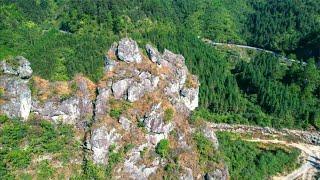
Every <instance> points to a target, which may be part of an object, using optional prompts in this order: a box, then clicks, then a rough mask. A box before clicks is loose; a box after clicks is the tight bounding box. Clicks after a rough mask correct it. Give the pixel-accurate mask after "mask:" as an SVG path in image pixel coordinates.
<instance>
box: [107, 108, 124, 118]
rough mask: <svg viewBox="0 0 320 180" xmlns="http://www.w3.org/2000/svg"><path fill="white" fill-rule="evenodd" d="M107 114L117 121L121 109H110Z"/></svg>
mask: <svg viewBox="0 0 320 180" xmlns="http://www.w3.org/2000/svg"><path fill="white" fill-rule="evenodd" d="M109 114H110V116H111V117H112V118H115V119H119V118H120V116H121V114H122V110H121V109H111V110H110V113H109Z"/></svg>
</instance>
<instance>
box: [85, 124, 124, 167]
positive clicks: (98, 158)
mask: <svg viewBox="0 0 320 180" xmlns="http://www.w3.org/2000/svg"><path fill="white" fill-rule="evenodd" d="M120 138H121V135H120V134H118V133H117V132H116V129H114V128H112V129H110V128H109V129H108V128H107V127H105V126H101V127H99V128H97V129H94V130H93V131H92V134H91V139H90V143H89V145H90V146H89V148H90V149H91V150H92V152H93V161H94V162H95V163H97V164H107V163H108V154H109V148H110V146H111V145H115V144H116V142H117V141H118V140H119V139H120Z"/></svg>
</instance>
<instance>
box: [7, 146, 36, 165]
mask: <svg viewBox="0 0 320 180" xmlns="http://www.w3.org/2000/svg"><path fill="white" fill-rule="evenodd" d="M5 161H6V162H7V163H8V164H10V166H12V167H14V168H26V167H27V166H28V165H29V164H30V161H31V158H30V153H29V152H28V151H27V150H20V149H17V150H11V151H9V152H8V154H7V155H6V157H5Z"/></svg>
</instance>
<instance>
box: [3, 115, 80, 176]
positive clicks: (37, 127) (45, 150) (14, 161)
mask: <svg viewBox="0 0 320 180" xmlns="http://www.w3.org/2000/svg"><path fill="white" fill-rule="evenodd" d="M0 122H1V123H0V146H1V147H2V148H1V149H0V177H1V179H3V178H4V179H6V178H7V177H8V178H9V177H10V176H11V175H10V174H12V175H15V176H19V174H20V173H22V172H24V170H25V169H27V168H29V167H30V164H31V160H32V159H33V158H38V157H39V156H43V155H48V154H50V155H53V154H56V155H57V156H56V157H57V159H61V160H62V159H63V158H61V157H60V156H64V157H65V158H64V160H63V162H64V163H67V162H68V161H69V159H71V158H74V155H75V153H76V152H78V151H80V145H79V143H77V140H76V139H74V135H73V134H74V131H73V128H72V127H70V126H68V125H62V124H60V125H53V124H51V123H50V122H48V121H45V120H29V121H27V122H22V121H20V120H14V119H8V118H7V117H6V116H4V115H1V116H0ZM34 165H35V164H32V166H34ZM37 170H38V172H37V174H38V175H37V176H38V178H39V179H48V178H49V177H52V176H54V170H53V169H52V167H51V165H50V163H48V162H44V161H41V162H40V164H39V167H38V168H37ZM21 175H22V174H21ZM2 177H3V178H2ZM9 179H10V178H9Z"/></svg>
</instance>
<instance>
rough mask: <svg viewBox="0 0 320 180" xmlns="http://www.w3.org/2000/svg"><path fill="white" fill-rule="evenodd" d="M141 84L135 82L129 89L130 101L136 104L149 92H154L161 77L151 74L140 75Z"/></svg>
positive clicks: (143, 73)
mask: <svg viewBox="0 0 320 180" xmlns="http://www.w3.org/2000/svg"><path fill="white" fill-rule="evenodd" d="M139 78H140V82H134V83H133V84H132V85H131V86H130V88H129V89H128V101H130V102H135V101H137V100H139V99H140V98H141V97H142V96H144V95H145V94H146V93H147V92H152V91H153V90H155V88H156V87H157V86H158V83H159V77H157V76H153V75H151V74H150V73H149V72H142V73H140V74H139Z"/></svg>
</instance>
